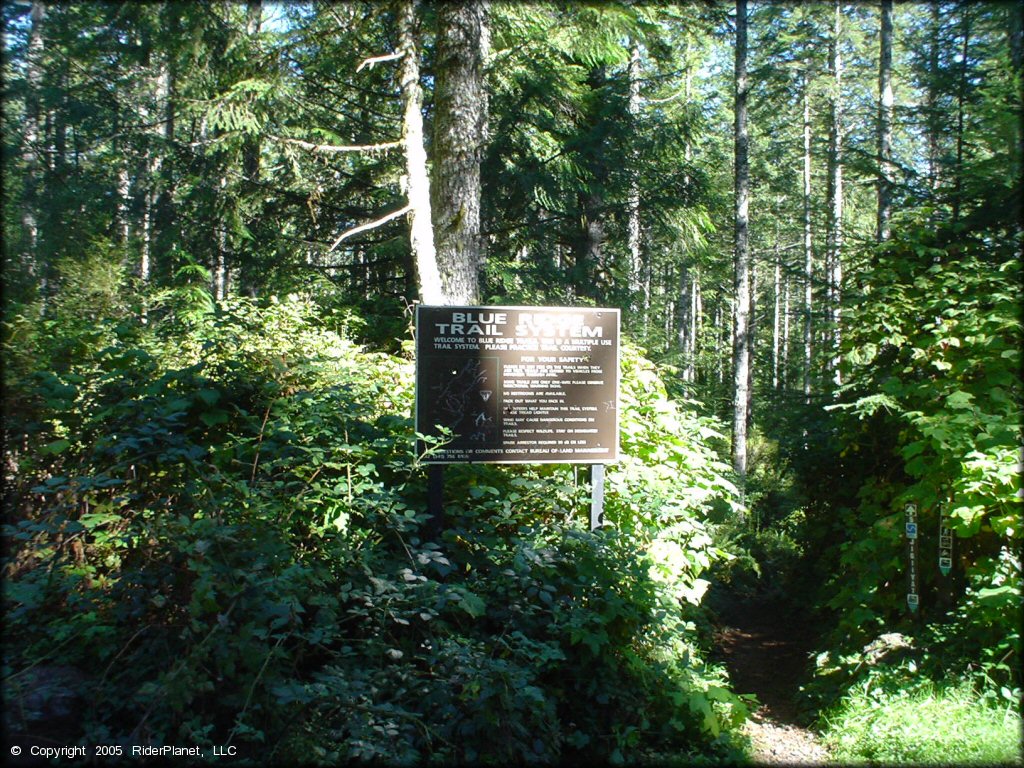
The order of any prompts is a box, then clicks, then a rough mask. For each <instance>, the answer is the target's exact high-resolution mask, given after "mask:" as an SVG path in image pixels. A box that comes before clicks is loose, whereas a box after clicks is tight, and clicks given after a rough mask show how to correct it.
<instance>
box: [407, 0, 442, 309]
mask: <svg viewBox="0 0 1024 768" xmlns="http://www.w3.org/2000/svg"><path fill="white" fill-rule="evenodd" d="M418 6H419V0H400V2H399V4H398V50H399V53H400V54H401V57H402V64H401V69H400V71H399V83H400V86H401V91H402V146H403V148H404V151H405V166H406V179H405V185H406V196H407V198H408V201H409V209H410V210H409V243H410V246H411V249H412V258H413V263H414V264H415V265H416V274H417V277H418V280H419V291H420V299H421V300H422V301H423V302H424V303H425V304H446V303H448V301H447V296H446V295H445V292H444V286H443V285H442V283H441V273H440V270H439V267H438V263H437V253H436V251H435V250H434V233H433V228H432V226H431V223H430V222H431V217H430V181H429V179H428V177H427V153H426V150H425V149H424V148H423V112H422V103H423V94H422V91H421V88H420V65H419V60H418V58H417V57H418V55H419V54H418V52H417V50H416V37H415V26H416V9H417V7H418Z"/></svg>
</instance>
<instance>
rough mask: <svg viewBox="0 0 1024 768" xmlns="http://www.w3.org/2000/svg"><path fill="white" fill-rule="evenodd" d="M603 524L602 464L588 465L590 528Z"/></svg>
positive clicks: (593, 529)
mask: <svg viewBox="0 0 1024 768" xmlns="http://www.w3.org/2000/svg"><path fill="white" fill-rule="evenodd" d="M603 525H604V464H591V465H590V530H592V531H596V530H597V529H598V528H600V527H601V526H603Z"/></svg>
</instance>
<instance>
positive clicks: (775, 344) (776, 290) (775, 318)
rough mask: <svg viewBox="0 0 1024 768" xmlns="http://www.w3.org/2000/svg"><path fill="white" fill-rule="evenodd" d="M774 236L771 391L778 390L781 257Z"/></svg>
mask: <svg viewBox="0 0 1024 768" xmlns="http://www.w3.org/2000/svg"><path fill="white" fill-rule="evenodd" d="M777 238H778V235H777V234H776V244H775V259H774V276H773V277H774V281H773V284H772V389H773V390H774V389H778V388H779V325H780V322H779V321H780V319H781V318H780V316H779V312H780V305H781V303H782V302H781V300H782V296H781V290H782V257H781V256H780V255H779V246H778V241H777Z"/></svg>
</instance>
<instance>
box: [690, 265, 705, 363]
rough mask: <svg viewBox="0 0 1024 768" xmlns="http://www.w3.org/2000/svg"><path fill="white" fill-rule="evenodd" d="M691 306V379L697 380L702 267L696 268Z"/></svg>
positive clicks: (701, 316)
mask: <svg viewBox="0 0 1024 768" xmlns="http://www.w3.org/2000/svg"><path fill="white" fill-rule="evenodd" d="M690 306H691V312H692V314H693V331H692V333H691V334H690V350H689V352H690V356H689V360H690V362H689V363H688V365H689V380H690V381H697V373H698V372H697V353H698V351H699V350H700V332H701V328H702V327H703V325H704V300H703V297H702V295H701V289H700V267H696V268H695V269H694V275H693V285H692V286H691V288H690Z"/></svg>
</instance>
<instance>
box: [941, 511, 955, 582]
mask: <svg viewBox="0 0 1024 768" xmlns="http://www.w3.org/2000/svg"><path fill="white" fill-rule="evenodd" d="M948 522H949V521H948V520H947V519H946V518H945V517H941V518H940V519H939V571H940V572H941V573H942V575H943V576H948V575H949V572H950V571H951V570H953V530H952V529H951V528H950V527H949V525H948V524H947V523H948Z"/></svg>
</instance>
